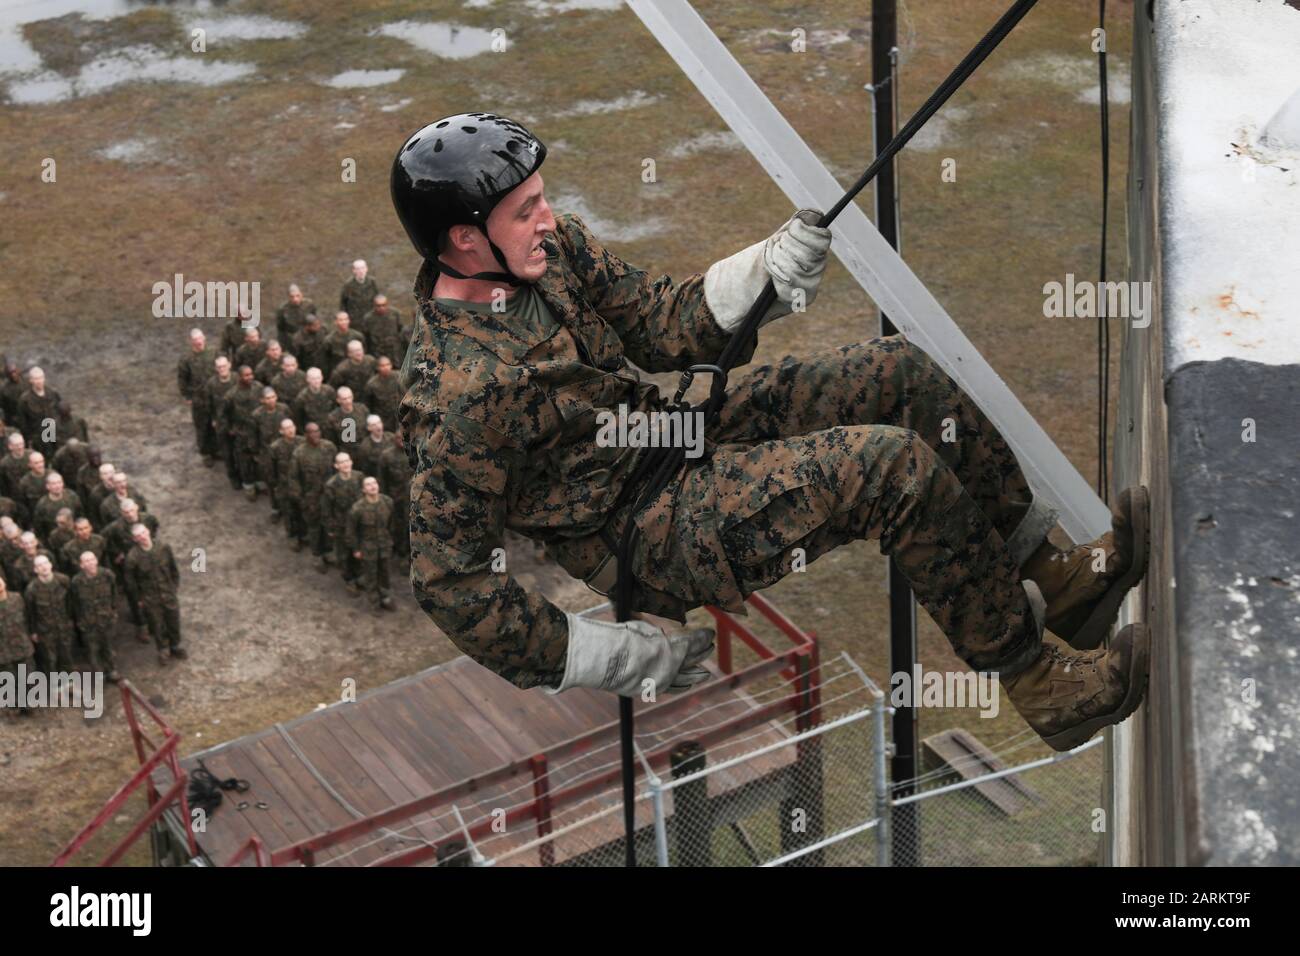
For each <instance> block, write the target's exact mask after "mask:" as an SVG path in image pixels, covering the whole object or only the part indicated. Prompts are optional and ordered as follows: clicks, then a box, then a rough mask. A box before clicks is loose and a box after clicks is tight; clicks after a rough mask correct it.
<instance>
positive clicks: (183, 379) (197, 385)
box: [176, 346, 217, 455]
mask: <svg viewBox="0 0 1300 956" xmlns="http://www.w3.org/2000/svg"><path fill="white" fill-rule="evenodd" d="M216 358H217V352H216V350H215V349H211V348H208V347H207V346H204V347H203V348H202V349H200V350H199V351H197V352H196V351H194V349H193V348H186V350H185V354H184V355H182V356H181V360H180V361H179V362H178V363H177V364H176V387H177V388H178V389H180V393H181V398H182V399H184V400H185V401H187V402H189V403H190V422H191V423H192V424H193V425H194V445H195V447H196V448H197V449H198V451H199V453H200V454H203V455H207V454H209V451H210V449H211V441H210V439H209V438H208V429H209V428H210V422H209V421H208V414H209V413H208V411H207V409H206V406H205V405H204V399H203V397H202V396H201V395H200V393H201V392H202V389H203V384H204V382H206V381H207V380H208V378H209V377H210V376H211V375H212V363H213V362H214V361H215V360H216Z"/></svg>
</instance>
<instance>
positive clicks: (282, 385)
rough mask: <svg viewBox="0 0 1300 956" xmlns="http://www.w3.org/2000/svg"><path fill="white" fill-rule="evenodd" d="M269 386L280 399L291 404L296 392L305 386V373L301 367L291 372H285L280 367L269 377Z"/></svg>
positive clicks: (296, 394)
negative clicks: (273, 375) (272, 376)
mask: <svg viewBox="0 0 1300 956" xmlns="http://www.w3.org/2000/svg"><path fill="white" fill-rule="evenodd" d="M271 387H272V388H273V389H275V394H276V395H278V396H279V397H280V401H282V402H284V403H285V404H286V405H292V404H293V400H294V399H295V398H297V397H298V393H299V392H301V391H302V390H303V389H304V388H306V387H307V373H306V372H304V371H303V370H302V368H301V367H299V368H296V369H294V370H293V371H292V372H286V371H284V369H283V368H281V369H280V371H279V372H278V373H277V374H276V375H275V377H274V378H272V379H271ZM290 417H292V416H290Z"/></svg>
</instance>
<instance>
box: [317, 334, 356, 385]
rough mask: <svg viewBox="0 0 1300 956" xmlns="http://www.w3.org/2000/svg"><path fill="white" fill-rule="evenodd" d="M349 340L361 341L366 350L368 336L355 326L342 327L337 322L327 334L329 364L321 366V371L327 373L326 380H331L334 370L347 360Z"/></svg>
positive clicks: (326, 345)
mask: <svg viewBox="0 0 1300 956" xmlns="http://www.w3.org/2000/svg"><path fill="white" fill-rule="evenodd" d="M349 342H360V343H361V348H362V351H363V352H364V350H365V347H366V337H365V336H364V335H362V334H361V333H360V332H358V331H357V330H356V329H354V328H348V329H340V328H339V327H338V326H337V324H336V325H335V327H334V328H333V329H331V330H330V333H329V335H327V336H325V362H326V363H327V364H325V365H322V366H321V371H322V372H324V373H325V378H326V381H329V379H330V377H331V375H332V374H333V372H334V370H335V369H337V368H338V367H339V364H340V363H341V362H345V361H347V357H348V343H349ZM330 384H333V383H332V382H331V383H330ZM336 387H337V386H336Z"/></svg>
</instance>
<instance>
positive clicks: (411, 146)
mask: <svg viewBox="0 0 1300 956" xmlns="http://www.w3.org/2000/svg"><path fill="white" fill-rule="evenodd" d="M419 143H420V137H419V136H417V137H415V139H413V140H411V141H410V142H409V143H407V144H406V152H408V153H409V152H410V151H411V150H413V149H415V147H416V146H418V145H419Z"/></svg>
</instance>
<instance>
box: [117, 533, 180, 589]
mask: <svg viewBox="0 0 1300 956" xmlns="http://www.w3.org/2000/svg"><path fill="white" fill-rule="evenodd" d="M180 578H181V575H180V571H179V570H178V569H177V567H176V558H175V557H173V556H172V549H171V548H169V547H168V546H167V545H165V544H163V543H162V542H161V541H155V542H154V543H153V547H152V548H150V549H149V550H148V551H146V550H145V549H144V548H142V547H140V546H139V545H138V544H137V545H136V546H135V547H134V548H132V549H131V553H130V554H128V555H127V556H126V586H127V589H128V590H129V591H130V592H131V593H132V594H134V595H135V598H136V600H137V601H142V602H145V603H151V604H167V603H171V602H174V601H175V600H176V588H177V586H178V585H179V584H180Z"/></svg>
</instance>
